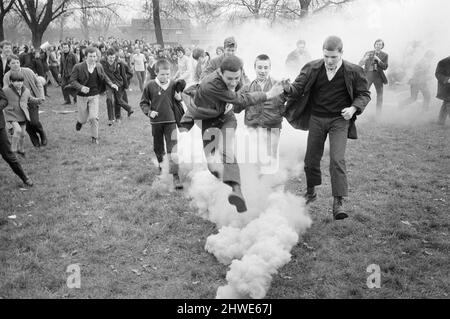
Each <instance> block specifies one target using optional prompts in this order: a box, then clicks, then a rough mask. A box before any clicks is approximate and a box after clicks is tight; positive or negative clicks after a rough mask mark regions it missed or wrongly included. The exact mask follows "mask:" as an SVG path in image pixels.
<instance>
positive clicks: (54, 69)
mask: <svg viewBox="0 0 450 319" xmlns="http://www.w3.org/2000/svg"><path fill="white" fill-rule="evenodd" d="M49 69H50V72H51V73H52V76H53V78H54V79H55V81H56V82H57V83H58V84H61V83H60V81H59V76H58V75H59V70H58V67H57V66H50V67H49Z"/></svg>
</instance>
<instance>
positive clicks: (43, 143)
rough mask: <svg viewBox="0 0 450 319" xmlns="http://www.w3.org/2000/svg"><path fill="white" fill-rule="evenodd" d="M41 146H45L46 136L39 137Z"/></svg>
mask: <svg viewBox="0 0 450 319" xmlns="http://www.w3.org/2000/svg"><path fill="white" fill-rule="evenodd" d="M41 145H42V146H47V136H46V135H45V134H42V135H41Z"/></svg>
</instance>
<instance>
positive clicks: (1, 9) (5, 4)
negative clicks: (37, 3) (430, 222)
mask: <svg viewBox="0 0 450 319" xmlns="http://www.w3.org/2000/svg"><path fill="white" fill-rule="evenodd" d="M14 2H15V0H10V1H3V0H1V1H0V23H1V26H0V41H3V40H5V31H4V29H3V21H4V20H5V16H6V15H7V14H8V13H9V12H10V11H11V9H12V8H13V5H14Z"/></svg>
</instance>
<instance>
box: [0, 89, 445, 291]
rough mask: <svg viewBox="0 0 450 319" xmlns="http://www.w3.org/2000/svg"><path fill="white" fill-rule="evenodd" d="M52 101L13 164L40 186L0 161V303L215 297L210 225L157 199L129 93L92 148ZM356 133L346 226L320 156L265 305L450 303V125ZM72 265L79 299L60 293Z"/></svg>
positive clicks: (370, 124) (385, 125)
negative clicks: (302, 225) (296, 232)
mask: <svg viewBox="0 0 450 319" xmlns="http://www.w3.org/2000/svg"><path fill="white" fill-rule="evenodd" d="M49 92H50V94H51V95H52V98H51V99H50V100H49V102H46V105H45V106H44V107H42V110H44V111H45V113H43V114H41V121H42V122H43V124H44V127H45V128H46V130H47V132H48V135H49V145H48V146H47V147H46V148H43V149H40V150H35V149H33V148H32V146H31V144H30V142H29V141H28V140H27V145H26V146H27V158H26V159H25V160H22V162H23V165H24V168H25V170H26V171H27V172H29V174H30V175H31V177H32V178H33V180H34V181H35V184H36V185H35V187H33V188H32V189H30V190H28V191H21V190H20V189H19V187H20V186H21V184H20V181H19V180H18V179H17V178H16V177H15V176H14V175H13V173H12V172H11V170H10V169H9V167H7V165H6V163H5V162H3V161H1V162H0V180H1V184H0V194H1V195H0V196H1V197H0V198H1V199H0V200H1V201H0V220H1V222H0V297H2V298H214V297H215V294H216V290H217V288H218V287H219V286H221V285H224V284H225V283H226V280H225V275H226V272H227V267H226V266H224V265H222V264H220V263H219V262H218V261H217V260H216V259H215V257H214V256H212V255H211V254H209V253H207V252H206V251H205V250H204V244H205V241H206V238H207V237H208V236H209V235H211V234H214V233H216V232H217V229H216V227H215V225H213V224H212V223H210V222H208V221H206V220H203V219H201V218H200V217H197V216H195V214H190V213H186V212H191V213H192V212H193V211H192V208H190V207H189V201H188V199H186V198H185V197H184V196H183V195H182V194H180V193H177V192H171V193H169V194H164V193H161V192H155V191H154V190H152V188H151V185H152V182H153V180H154V179H155V177H156V173H157V170H156V168H155V167H154V166H153V164H152V158H153V157H154V155H153V150H152V142H151V139H152V138H151V130H150V125H149V123H148V120H147V119H146V118H145V117H144V116H143V114H142V113H141V111H140V110H139V108H138V106H137V104H138V100H139V95H138V93H137V92H135V91H133V92H132V93H131V94H130V100H131V102H132V105H133V106H134V108H135V111H136V113H135V114H134V115H133V116H132V117H131V119H129V120H128V119H125V120H124V121H123V122H122V124H121V125H120V126H114V127H107V126H106V108H105V105H104V102H102V103H101V105H103V106H102V107H101V112H100V113H101V116H100V117H101V119H100V145H98V146H94V145H91V144H90V137H89V130H88V129H87V128H86V127H84V128H83V129H82V131H81V132H75V121H76V114H66V115H60V114H55V113H53V112H51V110H62V109H67V108H74V106H71V107H70V106H69V107H63V106H61V105H60V102H61V101H62V97H61V96H60V92H59V90H58V91H57V90H55V89H50V90H49ZM372 107H373V105H372ZM437 109H438V108H437V106H434V107H433V112H434V113H436V114H437ZM358 128H359V135H360V136H359V140H357V141H349V145H348V150H347V168H348V171H349V185H350V198H349V201H347V202H346V205H347V206H346V207H347V209H348V210H349V211H350V215H351V218H349V219H348V220H346V221H344V222H334V221H333V220H332V218H331V198H330V195H329V194H330V184H329V173H328V164H327V163H328V158H327V154H325V157H324V162H323V169H322V170H323V174H324V185H323V186H322V187H320V188H319V189H318V195H319V199H318V201H316V202H315V203H314V204H313V205H312V206H311V210H310V213H311V216H312V218H313V225H312V227H311V228H310V229H309V230H308V231H307V233H306V234H305V235H304V236H303V237H302V239H301V240H300V243H299V245H297V246H296V247H294V249H293V250H292V255H293V258H292V260H291V262H290V263H288V264H287V265H285V266H284V267H282V268H281V269H280V270H279V273H278V274H277V275H276V276H275V277H274V280H273V282H272V285H271V288H270V290H269V291H268V294H267V298H389V297H393V298H418V297H429V298H433V297H443V298H447V297H448V294H449V293H450V292H449V287H450V280H449V278H450V276H449V269H450V263H449V258H448V256H449V255H450V230H449V228H450V218H449V213H450V209H449V203H450V139H449V133H450V127H449V126H448V124H447V127H438V126H436V125H433V124H430V122H429V121H428V120H427V121H421V122H420V121H419V122H417V121H415V122H411V123H404V122H402V123H401V124H399V125H392V122H389V121H387V122H374V121H370V114H369V115H368V116H367V117H366V120H364V119H362V120H361V122H360V123H359V124H358ZM143 152H144V153H145V154H143V155H142V154H140V153H143ZM288 189H289V190H290V191H291V192H294V193H296V194H298V195H300V194H302V193H303V189H304V185H303V184H300V182H299V181H298V180H297V179H292V180H291V181H290V182H289V183H288ZM12 214H15V215H17V219H15V220H11V219H8V218H7V217H8V216H9V215H12ZM402 221H404V222H405V221H408V222H409V223H410V225H406V224H404V223H402ZM303 242H306V243H307V246H308V247H309V248H308V247H307V246H306V245H303V244H302V243H303ZM75 263H77V264H79V265H80V267H81V289H69V288H67V286H66V279H67V277H68V275H69V274H68V273H66V268H67V266H68V265H70V264H75ZM370 264H378V265H379V266H380V267H381V270H382V274H381V288H380V289H368V288H367V286H366V280H367V277H368V276H369V273H367V272H366V268H367V266H369V265H370ZM133 270H137V273H136V272H135V271H133Z"/></svg>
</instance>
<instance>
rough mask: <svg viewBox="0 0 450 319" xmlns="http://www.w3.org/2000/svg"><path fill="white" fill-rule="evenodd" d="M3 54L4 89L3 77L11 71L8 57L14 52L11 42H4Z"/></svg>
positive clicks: (0, 68) (0, 66) (0, 62)
mask: <svg viewBox="0 0 450 319" xmlns="http://www.w3.org/2000/svg"><path fill="white" fill-rule="evenodd" d="M0 47H1V48H2V54H1V59H0V81H1V84H2V87H3V76H4V75H5V74H6V72H8V71H9V64H8V57H9V56H10V55H11V54H12V53H13V52H12V43H11V42H9V41H2V43H1V44H0Z"/></svg>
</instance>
